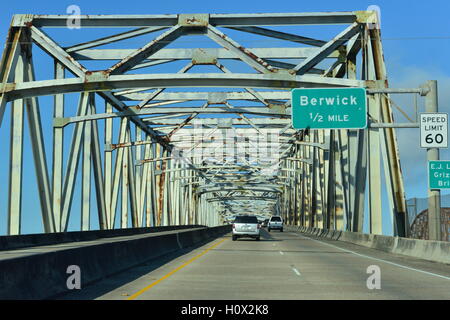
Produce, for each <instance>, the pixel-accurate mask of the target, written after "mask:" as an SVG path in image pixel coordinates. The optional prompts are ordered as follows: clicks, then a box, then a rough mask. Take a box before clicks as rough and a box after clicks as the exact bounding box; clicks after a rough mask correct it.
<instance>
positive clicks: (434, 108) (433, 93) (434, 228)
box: [421, 80, 441, 241]
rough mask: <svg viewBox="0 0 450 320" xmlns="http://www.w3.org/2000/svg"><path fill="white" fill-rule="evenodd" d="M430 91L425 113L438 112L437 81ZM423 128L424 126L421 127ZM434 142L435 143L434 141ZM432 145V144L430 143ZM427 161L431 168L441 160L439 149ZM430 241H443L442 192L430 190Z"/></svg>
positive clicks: (431, 151)
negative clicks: (435, 162)
mask: <svg viewBox="0 0 450 320" xmlns="http://www.w3.org/2000/svg"><path fill="white" fill-rule="evenodd" d="M427 86H428V88H429V91H428V93H427V95H426V97H425V111H426V112H429V113H437V112H438V94H437V81H436V80H430V81H428V82H427ZM421 126H422V125H421ZM433 142H434V141H433ZM430 144H432V143H430ZM427 160H428V163H430V162H431V163H430V164H429V166H431V164H432V163H433V162H434V161H437V160H439V149H438V148H436V147H429V148H427ZM428 239H429V240H438V241H440V240H441V191H440V190H433V189H431V188H430V187H429V188H428Z"/></svg>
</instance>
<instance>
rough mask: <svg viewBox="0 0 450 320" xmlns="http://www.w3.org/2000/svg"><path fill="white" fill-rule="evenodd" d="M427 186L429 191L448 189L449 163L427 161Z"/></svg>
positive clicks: (449, 179)
mask: <svg viewBox="0 0 450 320" xmlns="http://www.w3.org/2000/svg"><path fill="white" fill-rule="evenodd" d="M428 186H429V187H430V189H450V161H448V160H435V161H428Z"/></svg>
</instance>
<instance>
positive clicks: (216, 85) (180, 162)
mask: <svg viewBox="0 0 450 320" xmlns="http://www.w3.org/2000/svg"><path fill="white" fill-rule="evenodd" d="M69 19H73V17H72V16H64V15H28V14H27V15H15V16H14V17H13V19H12V23H11V27H10V30H9V34H8V39H7V43H6V46H5V50H4V51H3V56H2V61H1V65H0V77H1V80H2V84H1V90H0V92H1V95H0V124H1V125H2V126H3V127H4V126H5V123H6V121H5V120H4V119H3V116H4V114H9V116H10V117H11V123H10V124H9V126H10V140H11V145H10V157H9V160H8V164H9V168H10V177H9V181H8V185H9V189H8V190H9V191H8V192H7V193H6V194H7V197H6V199H3V200H5V201H7V203H8V206H7V207H8V208H7V215H6V216H7V221H6V224H7V226H8V228H7V229H8V234H19V233H21V232H22V229H21V220H22V219H23V218H24V217H22V211H23V210H22V208H21V203H22V194H23V192H24V185H23V179H24V174H23V172H24V170H23V167H24V166H28V165H30V164H29V163H28V161H26V160H28V159H29V158H25V157H24V150H23V144H24V142H23V128H24V126H25V121H27V122H28V127H29V129H30V137H31V148H32V152H33V162H34V167H35V172H36V179H37V180H36V181H37V184H38V190H39V192H38V194H37V195H36V197H37V198H39V200H40V205H41V215H42V223H43V227H44V231H45V232H60V231H67V230H68V226H69V222H70V221H71V219H75V218H74V216H75V217H76V216H77V214H76V213H77V212H78V211H79V212H81V213H80V215H79V219H80V220H81V224H80V225H81V227H80V229H81V230H89V229H90V228H91V227H92V223H91V215H92V212H94V209H93V207H94V206H95V207H96V217H97V219H98V222H99V227H100V228H101V229H112V228H117V227H120V228H126V227H129V226H133V227H143V226H154V225H169V224H189V223H200V224H206V225H217V224H220V223H221V219H223V218H224V217H226V216H230V215H232V214H237V213H243V212H245V211H244V210H243V208H246V209H247V208H249V207H248V204H247V202H248V201H249V199H250V200H251V199H252V198H253V200H254V201H253V203H252V204H253V211H254V212H255V213H260V212H264V213H266V214H281V215H282V216H283V217H284V218H285V219H286V221H287V222H288V223H290V224H293V225H304V226H316V227H322V228H329V229H339V230H354V231H362V226H363V222H364V200H365V196H364V195H365V192H366V189H369V190H370V197H369V198H370V199H369V209H370V212H369V217H370V228H371V229H370V231H371V232H372V233H381V207H380V205H379V204H380V203H381V201H379V200H380V197H381V196H380V194H381V185H380V182H379V177H380V174H381V172H380V166H381V162H382V161H383V162H384V168H386V170H385V172H386V183H387V188H388V194H389V205H390V209H391V212H392V214H393V216H394V218H395V221H396V230H395V231H396V233H397V234H400V235H403V234H404V233H405V230H404V226H403V227H402V219H403V217H404V216H405V213H406V206H405V199H404V189H403V180H402V175H401V170H400V162H399V161H400V160H399V155H398V150H397V142H396V137H395V131H394V130H393V129H392V128H370V129H364V130H345V129H342V130H294V129H292V127H291V124H290V120H289V118H290V117H291V103H290V90H291V89H292V88H298V87H365V88H372V89H374V88H375V89H376V88H380V87H383V88H384V87H386V86H387V81H386V80H387V79H386V72H385V66H384V61H383V55H382V54H383V53H382V47H381V40H380V30H379V29H377V28H376V24H377V17H376V14H375V12H372V11H354V12H330V13H327V12H319V13H287V14H283V13H276V14H179V15H89V16H87V15H86V16H85V15H81V16H79V19H80V20H79V22H80V26H81V28H82V29H83V30H84V31H85V32H87V31H91V30H99V29H102V28H104V29H107V30H121V31H120V32H116V33H114V32H115V31H111V32H110V35H109V36H106V37H104V36H103V37H99V36H96V35H95V33H94V34H93V35H91V37H89V39H94V40H87V39H88V38H86V39H85V40H83V41H80V42H78V43H67V41H68V40H67V39H68V38H69V37H66V38H64V37H61V36H60V35H59V36H58V34H57V33H55V34H54V35H52V33H51V31H52V30H53V28H60V29H61V28H66V27H67V21H68V20H69ZM302 25H310V26H311V25H312V26H316V28H319V29H320V26H322V25H333V26H334V27H335V28H336V30H337V31H336V35H333V36H331V37H330V40H327V39H314V38H312V37H309V36H308V37H305V36H302V35H301V34H298V33H300V31H301V28H298V27H299V26H302ZM286 26H288V27H289V30H284V29H283V28H285V27H286ZM293 27H295V28H294V29H293ZM91 28H92V29H91ZM111 28H113V29H111ZM338 29H339V30H338ZM67 32H76V31H73V30H67ZM193 35H195V36H196V38H195V39H198V36H203V39H205V41H206V40H207V41H208V42H207V46H206V47H205V48H203V47H202V46H203V45H204V44H205V43H206V42H198V43H196V42H195V40H192V39H194V38H191V41H188V42H184V43H183V41H182V38H183V37H190V36H193ZM58 37H60V38H61V39H60V41H58V39H57V38H58ZM257 37H264V38H263V39H262V40H261V38H257ZM130 39H131V40H132V41H129V40H130ZM249 39H250V41H248V40H249ZM253 40H254V41H261V42H260V44H265V43H268V44H270V45H271V46H267V47H261V45H258V46H256V47H251V46H250V45H249V43H251V41H253ZM274 41H275V42H276V43H280V44H281V46H272V44H273V42H274ZM138 43H141V46H140V47H139V48H136V47H135V45H136V44H138ZM186 43H189V47H188V48H185V47H183V44H186ZM111 44H113V45H114V48H111V46H110V45H111ZM131 44H133V47H130V45H131ZM172 44H173V45H172ZM103 46H105V47H103ZM36 50H42V51H43V52H44V54H45V55H46V56H47V57H49V58H50V59H51V61H53V63H52V64H51V65H49V66H48V67H47V70H51V69H52V68H53V71H52V72H50V73H48V72H47V73H45V72H44V73H43V74H39V75H35V71H36V70H37V68H36V69H35V67H34V65H36V61H34V57H35V55H34V52H35V51H36ZM42 61H43V60H42ZM42 61H41V60H39V61H38V63H39V70H40V71H42V68H41V64H42V63H43V62H42ZM357 61H360V63H361V64H360V65H357ZM105 65H107V67H105ZM88 66H89V67H88ZM198 71H199V72H198ZM358 75H359V77H358ZM38 79H39V80H38ZM74 94H77V95H79V98H78V104H77V105H78V107H77V108H75V107H74V105H76V103H74V101H73V95H74ZM44 96H52V97H53V105H54V106H53V107H54V110H53V114H52V115H50V114H49V112H48V110H47V111H46V112H44V111H43V108H41V105H42V103H41V104H39V102H40V101H41V100H42V99H44ZM100 104H102V107H103V106H104V109H102V108H101V107H100ZM7 108H9V110H8V113H5V110H6V109H7ZM24 111H25V113H24ZM24 114H26V115H27V118H25V117H24ZM369 116H370V118H371V121H374V122H383V123H393V121H394V120H393V117H392V111H391V109H390V105H389V100H388V99H387V98H386V97H385V96H382V95H379V94H370V95H369ZM6 125H8V124H6ZM44 126H45V127H44ZM44 128H50V129H51V130H52V131H53V134H52V135H51V134H48V132H47V131H48V130H44ZM67 135H68V136H71V141H70V143H69V142H67V141H66V140H67V139H64V136H67ZM49 141H52V143H50V142H49ZM49 150H50V153H51V157H49V158H51V159H52V161H51V165H50V163H49V162H48V159H47V156H46V154H47V153H48V151H49ZM66 155H67V156H66ZM79 164H81V165H79ZM79 174H81V176H82V183H81V184H80V183H77V181H76V180H77V176H78V175H79ZM366 176H367V177H368V186H367V188H366ZM91 185H92V188H91ZM78 189H80V192H81V204H80V205H79V206H78V205H74V204H73V199H74V194H75V193H76V192H77V191H76V190H78ZM91 189H92V190H91ZM94 190H95V195H96V196H95V203H93V201H94V197H91V193H93V191H94ZM3 200H2V201H3ZM246 212H249V210H247V211H246ZM402 228H403V229H402Z"/></svg>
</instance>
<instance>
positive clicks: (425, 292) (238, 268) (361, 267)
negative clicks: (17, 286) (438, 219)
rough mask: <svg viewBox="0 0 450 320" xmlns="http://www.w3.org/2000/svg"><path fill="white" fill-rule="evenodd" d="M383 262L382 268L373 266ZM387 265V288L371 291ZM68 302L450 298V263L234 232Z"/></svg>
mask: <svg viewBox="0 0 450 320" xmlns="http://www.w3.org/2000/svg"><path fill="white" fill-rule="evenodd" d="M373 266H375V267H373ZM368 268H369V270H370V268H379V270H380V273H381V274H380V287H381V288H380V289H369V288H368V286H367V280H368V278H369V277H371V276H372V272H370V273H368ZM61 298H63V299H119V300H122V299H129V300H132V299H137V300H139V299H149V300H158V299H163V300H172V299H174V300H184V299H194V300H205V299H207V300H210V299H218V300H221V299H226V300H240V299H256V300H259V299H261V300H264V299H275V300H278V299H282V300H292V299H294V300H297V299H298V300H302V299H450V266H448V265H444V264H438V263H431V262H427V261H424V260H419V259H413V258H409V257H404V256H399V255H393V254H389V253H385V252H381V251H377V250H374V249H369V248H365V247H360V246H357V245H353V244H349V243H344V242H339V241H331V240H317V239H312V238H309V237H306V236H304V235H302V234H299V233H294V232H286V231H285V232H283V233H281V232H278V231H272V232H271V233H268V232H267V231H265V230H262V238H261V241H254V240H252V239H240V240H238V241H232V240H231V234H229V235H227V236H225V237H222V238H220V239H216V240H214V241H212V242H210V243H208V244H206V245H203V246H201V247H199V248H196V249H194V250H192V251H190V252H186V253H184V254H182V255H179V256H177V257H170V256H169V257H166V258H165V259H162V261H158V262H152V263H149V264H147V265H145V266H139V267H136V268H132V269H130V270H127V271H125V272H122V273H121V274H118V275H115V276H112V277H109V278H106V279H104V280H102V281H100V282H97V283H95V284H92V285H91V286H88V287H86V288H82V289H81V290H79V291H76V292H73V293H71V294H69V295H66V296H64V297H61Z"/></svg>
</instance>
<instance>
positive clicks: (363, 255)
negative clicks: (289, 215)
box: [293, 233, 450, 280]
mask: <svg viewBox="0 0 450 320" xmlns="http://www.w3.org/2000/svg"><path fill="white" fill-rule="evenodd" d="M293 234H295V235H297V236H299V237H302V238H304V239H308V240H312V241H316V242H319V243H321V244H324V245H327V246H330V247H333V248H336V249H339V250H341V251H345V252H349V253H352V254H354V255H356V256H360V257H363V258H367V259H371V260H375V261H380V262H384V263H387V264H391V265H393V266H396V267H399V268H403V269H407V270H411V271H416V272H420V273H424V274H427V275H430V276H435V277H439V278H442V279H445V280H450V277H446V276H443V275H441V274H437V273H433V272H428V271H424V270H420V269H416V268H411V267H407V266H404V265H402V264H398V263H395V262H391V261H387V260H383V259H379V258H374V257H371V256H366V255H365V254H361V253H357V252H354V251H351V250H347V249H343V248H340V247H338V246H335V245H332V244H329V243H325V242H323V241H319V240H316V239H312V238H309V237H305V236H301V235H299V234H296V233H293Z"/></svg>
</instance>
